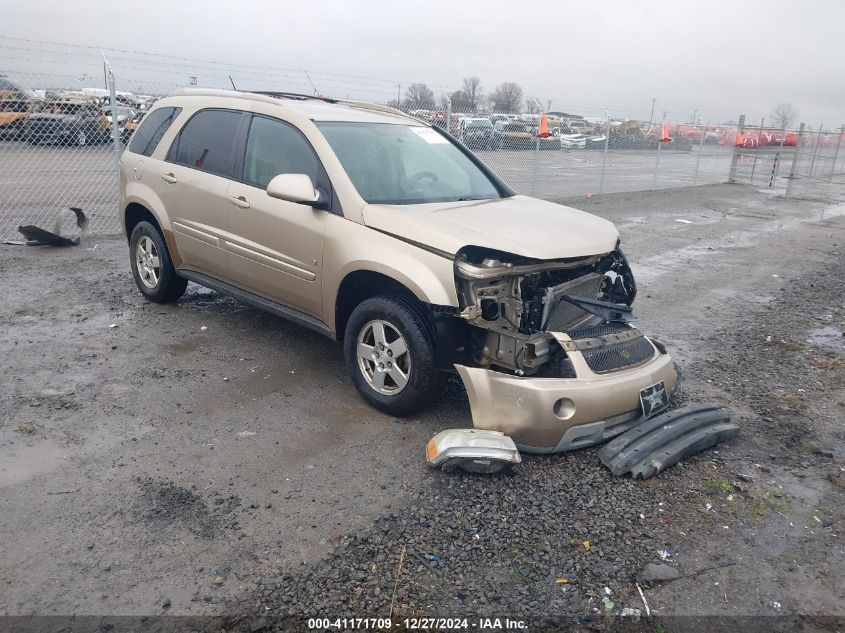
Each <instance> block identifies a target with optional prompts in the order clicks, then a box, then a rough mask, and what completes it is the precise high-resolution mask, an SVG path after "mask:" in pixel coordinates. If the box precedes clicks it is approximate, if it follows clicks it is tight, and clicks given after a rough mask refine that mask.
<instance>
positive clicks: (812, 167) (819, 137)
mask: <svg viewBox="0 0 845 633" xmlns="http://www.w3.org/2000/svg"><path fill="white" fill-rule="evenodd" d="M823 127H824V126H823V125H819V131H818V133H817V134H816V144H815V146H814V147H813V157H812V158H811V159H810V173H809V174H807V175H808V176H809V177H810V178H812V177H813V174H814V173H815V169H816V154H817V153H818V151H819V141H821V140H822V128H823Z"/></svg>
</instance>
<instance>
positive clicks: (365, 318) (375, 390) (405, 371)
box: [343, 295, 442, 416]
mask: <svg viewBox="0 0 845 633" xmlns="http://www.w3.org/2000/svg"><path fill="white" fill-rule="evenodd" d="M433 337H434V328H433V325H432V323H431V320H430V317H429V316H428V315H427V313H426V311H425V308H424V306H422V305H421V304H420V303H419V302H418V301H417V300H416V299H414V298H412V297H404V296H396V295H382V296H378V297H372V298H370V299H366V300H364V301H362V302H361V303H360V304H359V305H358V306H357V307H356V308H355V309H354V310H353V311H352V314H351V315H349V320H348V321H347V322H346V332H345V335H344V341H343V351H344V356H345V357H346V365H347V367H348V368H349V373H350V375H351V377H352V382H353V383H354V385H355V388H356V389H358V392H359V393H360V394H361V396H362V397H363V398H364V400H366V401H367V403H368V404H370V405H371V406H373V407H375V408H376V409H379V410H380V411H384V412H386V413H389V414H391V415H396V416H404V415H410V414H412V413H416V412H417V411H419V410H420V409H422V408H424V407H425V406H426V405H428V404H429V403H430V402H431V401H432V400H434V399H435V397H436V396H437V392H438V390H439V389H440V387H441V386H442V380H441V379H440V378H441V376H440V372H438V371H437V363H436V359H435V351H434V338H433Z"/></svg>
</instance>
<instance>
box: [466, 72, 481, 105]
mask: <svg viewBox="0 0 845 633" xmlns="http://www.w3.org/2000/svg"><path fill="white" fill-rule="evenodd" d="M463 84H464V87H463V90H462V92H463V93H464V94H465V95H466V97H467V100H468V101H469V104H470V107H471V108H472V109H473V111H476V110H478V106H479V105H481V96H482V92H481V79H479V78H478V77H464V80H463Z"/></svg>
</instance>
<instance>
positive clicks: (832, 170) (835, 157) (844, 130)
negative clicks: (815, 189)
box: [827, 125, 845, 182]
mask: <svg viewBox="0 0 845 633" xmlns="http://www.w3.org/2000/svg"><path fill="white" fill-rule="evenodd" d="M843 134H845V125H843V126H842V127H841V128H839V138H837V139H836V151H835V152H834V153H833V165H831V167H830V177H829V178H828V179H827V181H828V182H831V181H832V180H833V176H834V174H835V173H836V162H837V161H838V160H839V147H840V146H841V145H842V135H843Z"/></svg>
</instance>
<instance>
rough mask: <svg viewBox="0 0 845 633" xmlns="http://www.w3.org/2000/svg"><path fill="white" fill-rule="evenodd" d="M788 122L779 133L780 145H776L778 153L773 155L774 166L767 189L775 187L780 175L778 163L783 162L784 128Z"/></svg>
mask: <svg viewBox="0 0 845 633" xmlns="http://www.w3.org/2000/svg"><path fill="white" fill-rule="evenodd" d="M787 125H788V122H786V123H784V124H783V129H782V130H781V131H780V143H778V151H777V153H776V154H775V164H774V166H773V167H772V177H771V180H769V189H771V188H772V187H774V186H775V183H776V182H777V179H778V176H779V175H780V163H781V161H782V160H783V158H782V156H783V142H784V141H785V140H786V126H787Z"/></svg>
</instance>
